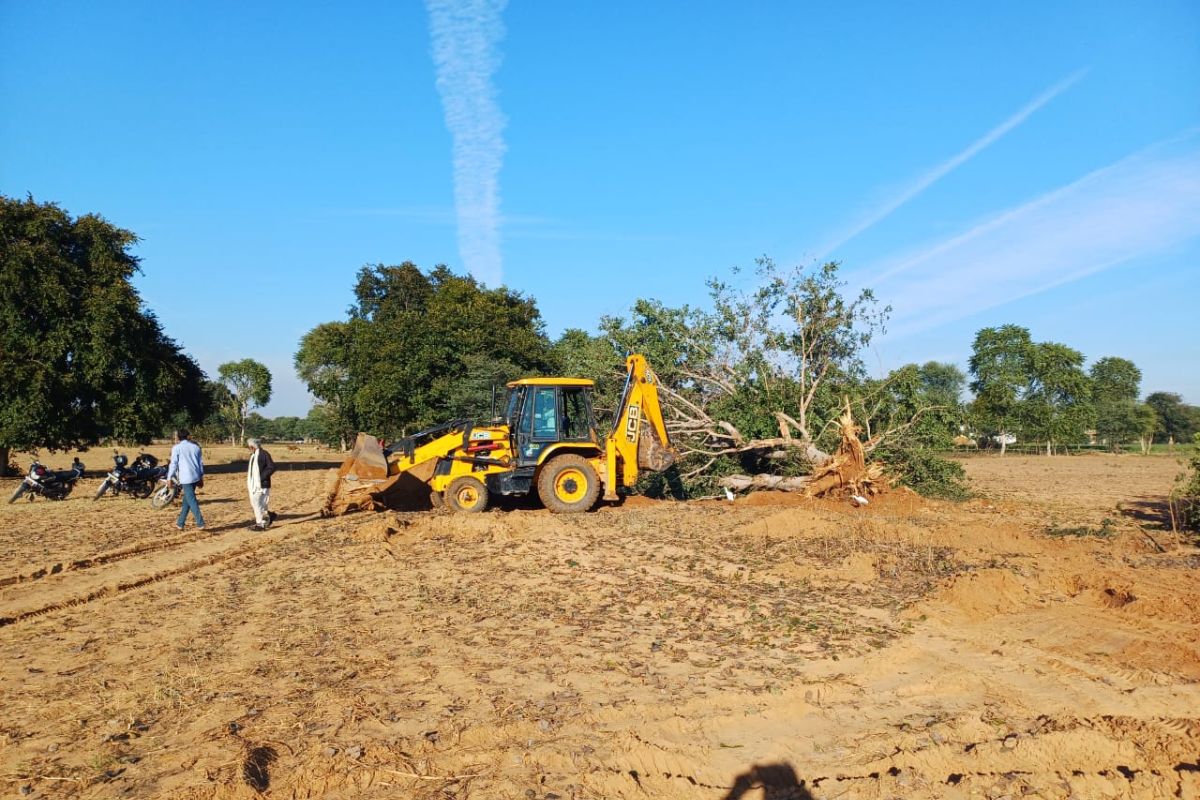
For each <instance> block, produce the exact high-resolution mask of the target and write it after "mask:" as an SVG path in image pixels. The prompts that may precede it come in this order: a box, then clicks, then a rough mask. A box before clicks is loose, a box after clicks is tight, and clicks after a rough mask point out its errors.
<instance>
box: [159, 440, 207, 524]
mask: <svg viewBox="0 0 1200 800" xmlns="http://www.w3.org/2000/svg"><path fill="white" fill-rule="evenodd" d="M189 435H190V434H188V432H187V431H186V430H184V429H182V428H181V429H180V430H177V431H175V441H176V445H175V446H174V447H172V448H171V465H170V466H169V467H167V477H166V478H165V479H164V481H170V480H171V479H172V478H177V480H178V481H179V488H180V489H181V490H182V491H183V508H181V509H180V510H179V519H177V520H175V527H176V528H178V529H179V530H183V526H184V524H186V523H187V515H188V512H189V511H190V512H192V516H193V517H194V518H195V520H196V528H197V529H198V530H204V515H203V514H201V513H200V504H199V503H198V502H196V489H197V488H200V487H203V486H204V460H203V459H202V458H201V456H200V445H198V444H196V443H195V442H193V441H192V440H191V439H189V438H188V437H189Z"/></svg>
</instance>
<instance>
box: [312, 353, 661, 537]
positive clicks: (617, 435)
mask: <svg viewBox="0 0 1200 800" xmlns="http://www.w3.org/2000/svg"><path fill="white" fill-rule="evenodd" d="M626 368H627V376H626V382H625V388H624V391H623V392H622V397H621V402H620V405H619V406H618V409H617V415H616V419H615V424H614V426H613V430H612V431H611V432H610V433H609V434H608V435H602V434H601V433H600V432H599V431H598V430H597V428H596V424H595V417H594V415H593V413H592V406H591V394H592V388H593V382H592V381H590V380H587V379H584V378H525V379H522V380H519V381H513V382H512V383H509V384H508V389H509V400H508V404H507V409H506V413H505V416H504V418H503V420H498V421H496V420H494V421H493V422H491V423H487V424H476V423H474V422H472V421H470V420H453V421H451V422H448V423H446V424H444V425H439V426H437V427H435V428H431V429H429V430H427V431H422V432H420V433H418V434H414V435H413V436H410V437H406V438H405V439H402V440H400V441H398V442H395V443H393V444H392V445H391V446H389V447H384V446H383V444H382V443H380V442H379V441H378V440H377V439H376V438H375V437H373V436H371V435H370V434H365V433H360V434H359V435H358V439H357V441H356V442H355V446H354V450H353V451H352V452H351V454H350V457H349V458H347V459H346V461H345V462H344V463H343V465H342V468H341V470H339V473H338V484H337V485H336V486H335V487H334V489H333V491H332V492H331V494H330V498H329V502H328V503H327V504H326V511H327V513H342V512H344V511H348V510H354V509H357V508H365V507H379V506H383V505H387V501H388V496H389V495H390V494H392V493H393V492H395V491H398V490H404V489H405V488H406V487H407V489H408V490H409V491H418V492H419V491H420V489H419V488H418V486H420V487H423V488H424V489H425V490H427V491H428V492H430V495H429V497H430V500H431V502H432V503H433V505H434V506H440V505H442V504H443V503H444V504H445V505H447V506H449V507H450V508H452V509H455V510H458V511H466V512H473V511H482V510H484V509H485V508H486V507H487V505H488V502H489V498H490V497H493V496H496V495H527V494H531V493H534V492H536V493H537V494H538V495H539V497H541V499H542V502H543V503H544V504H545V505H546V506H547V507H549V508H550V509H551V510H553V511H559V512H564V513H570V512H578V511H586V510H587V509H589V508H591V507H592V506H593V505H595V502H596V500H597V498H598V496H599V495H600V494H601V493H603V496H604V498H605V499H606V500H615V499H617V497H618V496H619V494H618V493H619V490H620V489H621V487H625V486H632V485H633V484H634V483H636V482H637V480H638V477H639V475H640V474H641V470H643V469H647V470H653V471H662V470H665V469H667V468H668V467H670V466H671V464H673V463H674V461H675V458H676V454H675V451H674V450H673V449H672V447H671V441H670V437H669V436H668V434H667V429H666V424H665V422H664V420H663V415H662V407H661V405H660V403H659V397H658V381H657V378H656V377H655V375H654V373H653V371H652V370H651V369H650V367H649V366H648V365H647V363H646V359H645V358H644V357H642V356H641V355H636V354H635V355H631V356H629V357H628V358H627V359H626Z"/></svg>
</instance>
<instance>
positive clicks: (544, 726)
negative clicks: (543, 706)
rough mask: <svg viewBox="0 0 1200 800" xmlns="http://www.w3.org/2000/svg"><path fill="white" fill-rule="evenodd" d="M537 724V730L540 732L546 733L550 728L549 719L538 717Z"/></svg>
mask: <svg viewBox="0 0 1200 800" xmlns="http://www.w3.org/2000/svg"><path fill="white" fill-rule="evenodd" d="M537 726H538V730H539V731H541V732H542V733H546V732H547V731H549V730H550V727H551V726H550V720H546V719H539V720H538V721H537Z"/></svg>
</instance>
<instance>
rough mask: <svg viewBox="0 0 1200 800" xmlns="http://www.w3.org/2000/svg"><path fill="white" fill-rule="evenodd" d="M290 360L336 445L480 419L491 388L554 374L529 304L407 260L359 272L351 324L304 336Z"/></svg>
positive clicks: (318, 329)
mask: <svg viewBox="0 0 1200 800" xmlns="http://www.w3.org/2000/svg"><path fill="white" fill-rule="evenodd" d="M295 363H296V371H297V374H299V376H300V378H301V379H302V380H303V381H304V382H305V383H306V384H307V385H308V387H309V391H310V392H312V394H313V395H314V396H315V397H316V398H317V399H318V400H320V401H322V403H323V404H324V405H323V412H322V413H323V414H324V415H325V419H326V421H327V422H328V423H329V428H330V430H329V431H328V433H331V434H335V435H336V438H338V439H342V438H344V437H348V436H349V435H351V434H352V433H353V432H354V431H355V430H365V431H370V432H372V433H375V434H377V435H380V436H383V437H385V438H396V437H399V436H401V435H404V434H406V433H412V432H413V431H415V430H418V429H420V428H425V427H429V426H431V425H434V424H436V423H439V422H444V421H446V420H448V419H451V418H454V417H474V418H480V417H483V416H486V414H487V413H488V410H489V408H490V400H491V387H492V386H493V385H500V386H503V384H504V383H505V382H507V381H510V380H513V379H516V378H520V377H524V376H528V375H532V374H548V373H551V372H553V371H554V367H555V363H554V358H553V353H552V348H551V344H550V341H549V340H548V339H547V338H546V335H545V332H544V325H543V323H542V318H541V314H540V313H539V312H538V310H537V304H536V303H535V302H534V300H533V299H531V298H527V297H524V296H523V295H521V294H519V293H517V292H512V291H510V290H508V289H506V288H503V287H501V288H498V289H488V288H487V287H485V286H482V285H480V284H479V283H478V282H477V281H476V280H475V279H474V278H471V277H464V276H459V275H455V274H454V273H452V272H451V271H450V270H449V269H448V268H446V267H444V266H438V267H436V268H434V269H433V270H432V271H431V272H430V273H428V274H425V273H424V272H422V271H421V270H420V269H419V268H418V267H417V266H416V265H415V264H412V263H410V262H405V263H403V264H401V265H399V266H383V265H377V266H368V267H363V268H362V269H361V270H360V271H359V274H358V280H357V283H356V285H355V303H354V305H353V306H351V308H350V314H349V319H347V320H346V321H344V322H332V323H326V324H324V325H319V326H317V327H316V328H314V329H313V330H311V331H309V333H308V334H306V335H305V337H304V339H303V340H302V341H301V346H300V350H299V351H298V352H297V353H296V360H295Z"/></svg>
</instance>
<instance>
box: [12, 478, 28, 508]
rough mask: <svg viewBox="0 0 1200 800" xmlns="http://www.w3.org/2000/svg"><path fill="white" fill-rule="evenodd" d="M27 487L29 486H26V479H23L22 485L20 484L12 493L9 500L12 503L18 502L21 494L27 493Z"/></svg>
mask: <svg viewBox="0 0 1200 800" xmlns="http://www.w3.org/2000/svg"><path fill="white" fill-rule="evenodd" d="M26 488H27V487H26V486H25V481H21V485H20V486H18V487H17V490H16V491H15V492H13V493H12V497H10V498H8V502H10V503H15V502H17V500H18V499H19V498H20V497H21V495H23V494H25V489H26Z"/></svg>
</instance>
